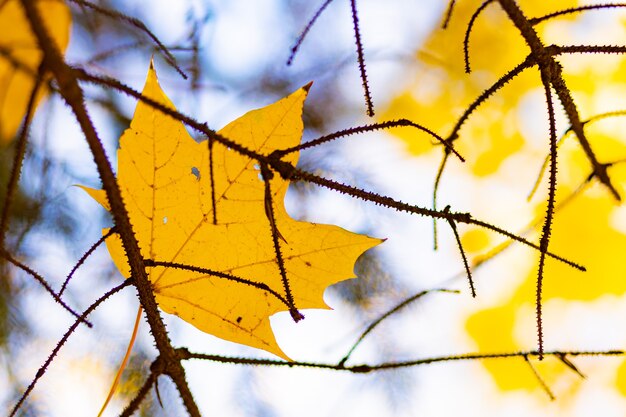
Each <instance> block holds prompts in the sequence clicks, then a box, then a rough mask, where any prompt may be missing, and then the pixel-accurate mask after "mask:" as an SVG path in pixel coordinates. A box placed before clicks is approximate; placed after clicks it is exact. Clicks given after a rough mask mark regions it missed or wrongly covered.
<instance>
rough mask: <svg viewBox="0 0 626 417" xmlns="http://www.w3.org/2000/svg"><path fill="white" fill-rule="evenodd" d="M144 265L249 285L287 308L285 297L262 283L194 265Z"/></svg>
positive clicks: (147, 261)
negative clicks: (274, 298)
mask: <svg viewBox="0 0 626 417" xmlns="http://www.w3.org/2000/svg"><path fill="white" fill-rule="evenodd" d="M144 264H145V265H146V266H150V267H154V266H162V267H164V268H174V269H180V270H183V271H191V272H199V273H201V274H206V275H210V276H212V277H216V278H222V279H227V280H229V281H233V282H238V283H240V284H245V285H249V286H251V287H254V288H258V289H259V290H261V291H267V292H269V293H270V294H272V295H273V296H274V297H276V299H278V300H280V302H281V303H283V304H285V305H286V306H289V303H288V301H287V300H286V299H285V297H283V296H282V295H281V294H279V293H278V292H276V291H275V290H273V289H272V288H270V287H269V286H268V285H267V284H264V283H262V282H257V281H252V280H249V279H246V278H241V277H238V276H237V275H233V274H228V273H226V272H221V271H215V270H213V269H208V268H201V267H199V266H194V265H185V264H181V263H178V262H166V261H156V260H153V259H145V260H144Z"/></svg>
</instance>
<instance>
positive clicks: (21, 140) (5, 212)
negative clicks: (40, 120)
mask: <svg viewBox="0 0 626 417" xmlns="http://www.w3.org/2000/svg"><path fill="white" fill-rule="evenodd" d="M43 74H44V68H43V67H42V66H40V67H39V70H38V71H37V76H36V78H35V84H34V86H33V88H32V90H31V92H30V96H29V97H28V104H27V105H26V114H25V115H24V122H23V123H22V128H21V129H20V133H19V136H18V139H17V141H16V143H15V155H14V156H13V165H12V167H11V174H10V176H9V182H8V184H7V193H6V197H5V199H4V206H2V215H1V216H2V217H1V218H0V248H4V247H5V246H4V245H5V243H6V232H7V228H8V226H9V215H10V213H11V206H12V204H13V199H14V198H15V193H16V192H17V189H18V182H19V179H20V172H21V171H22V164H23V162H24V156H25V155H26V143H27V142H28V131H29V129H30V124H31V122H32V119H33V115H34V113H35V100H36V97H37V93H38V92H39V89H40V88H41V86H42V84H43Z"/></svg>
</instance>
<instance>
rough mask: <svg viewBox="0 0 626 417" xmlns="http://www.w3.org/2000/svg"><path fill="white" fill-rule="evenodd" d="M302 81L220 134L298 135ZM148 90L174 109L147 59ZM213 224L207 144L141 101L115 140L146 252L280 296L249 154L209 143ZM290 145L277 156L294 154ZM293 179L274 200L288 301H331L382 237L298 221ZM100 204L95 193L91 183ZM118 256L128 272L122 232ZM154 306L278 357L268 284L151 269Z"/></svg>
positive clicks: (261, 194)
mask: <svg viewBox="0 0 626 417" xmlns="http://www.w3.org/2000/svg"><path fill="white" fill-rule="evenodd" d="M307 91H308V88H302V89H300V90H298V91H296V92H294V93H293V94H291V95H289V96H287V97H285V98H283V99H282V100H279V101H278V102H276V103H274V104H271V105H269V106H267V107H264V108H261V109H258V110H254V111H251V112H248V113H247V114H245V115H244V116H243V117H241V118H239V119H237V120H235V121H234V122H232V123H230V124H229V125H228V126H226V127H225V128H223V129H222V130H221V131H220V132H219V134H221V135H223V136H225V137H227V138H229V139H231V140H233V141H235V142H237V143H239V144H241V145H243V146H245V147H247V148H248V149H251V150H253V151H256V152H259V153H261V154H264V155H268V154H270V153H271V152H273V151H274V150H277V149H285V148H288V147H292V146H295V145H297V144H298V143H299V142H300V138H301V135H302V129H303V126H302V119H301V116H302V107H303V104H304V100H305V98H306V95H307ZM143 94H144V95H145V96H147V97H149V98H152V99H154V100H156V101H157V102H159V103H162V104H163V105H165V106H168V107H170V108H172V109H173V108H174V105H173V104H172V103H171V101H170V100H169V99H168V98H167V97H166V96H165V94H164V93H163V91H162V90H161V88H160V86H159V84H158V82H157V77H156V73H155V71H154V69H153V68H152V66H151V68H150V70H149V72H148V78H147V81H146V85H145V87H144V90H143ZM213 158H214V159H213V160H214V173H215V174H214V189H213V190H214V192H215V200H216V210H215V214H216V220H217V222H216V224H214V222H213V215H214V212H213V205H212V197H211V196H212V184H211V174H210V165H209V164H210V163H209V147H208V145H207V142H206V141H204V142H200V143H197V142H195V141H194V140H193V139H192V138H191V137H190V136H189V134H188V133H187V131H186V130H185V127H184V126H183V124H182V123H181V122H180V121H178V120H175V119H173V118H172V117H169V116H166V115H164V114H163V113H161V112H159V111H157V110H155V109H154V108H152V107H150V106H149V105H146V104H144V103H142V102H139V103H138V105H137V108H136V110H135V115H134V117H133V120H132V122H131V126H130V128H129V129H128V130H126V132H124V134H123V135H122V137H121V139H120V149H119V150H118V167H119V169H118V181H119V184H120V188H121V191H122V196H123V198H124V202H125V204H126V207H127V210H128V212H129V216H130V220H131V223H132V225H133V229H134V232H135V235H136V236H137V239H138V241H139V245H140V247H141V251H142V254H143V256H144V258H145V259H150V260H153V261H160V262H169V263H177V264H183V265H188V266H193V267H196V268H205V269H207V270H211V271H217V273H225V274H231V275H233V276H236V277H239V278H243V279H247V280H250V281H254V282H257V283H260V284H265V285H267V286H268V287H269V288H270V289H272V290H274V291H276V292H277V293H280V294H282V296H283V297H285V298H286V295H285V289H284V288H283V283H282V279H281V273H280V270H279V265H278V262H277V255H276V252H275V247H274V242H273V238H272V228H271V226H270V222H269V220H268V219H269V217H268V214H267V212H266V204H267V200H266V197H265V181H264V180H263V178H262V177H261V172H260V169H259V166H258V165H257V163H256V161H255V160H252V159H250V158H248V157H244V156H242V155H240V154H239V153H237V152H235V151H234V150H232V149H228V148H226V147H224V146H222V145H219V144H217V143H216V144H215V146H214V148H213ZM297 159H298V154H297V153H291V154H289V155H287V156H285V157H284V158H283V160H284V161H288V162H290V163H293V164H295V163H296V162H297ZM288 185H289V182H288V181H286V180H283V179H282V178H280V177H279V176H278V175H275V176H274V178H273V179H272V180H271V196H272V198H271V200H272V202H273V207H274V211H275V226H276V229H277V230H278V232H279V233H280V236H281V239H279V242H280V248H281V251H282V256H283V259H284V267H285V271H286V276H287V278H288V281H289V286H290V288H291V293H292V294H293V299H294V304H295V306H296V307H297V308H298V309H307V308H328V306H327V305H326V303H325V302H324V300H323V293H324V290H325V289H326V287H327V286H329V285H331V284H334V283H336V282H339V281H342V280H345V279H347V278H350V277H353V276H354V271H353V269H354V262H355V261H356V259H357V258H358V257H359V256H360V255H361V254H362V253H363V252H364V251H365V250H367V249H369V248H371V247H373V246H375V245H377V244H379V243H380V240H378V239H373V238H370V237H367V236H364V235H358V234H354V233H351V232H348V231H346V230H344V229H342V228H340V227H337V226H331V225H321V224H315V223H306V222H300V221H295V220H293V219H291V218H290V217H289V215H288V214H287V212H286V210H285V207H284V204H283V200H284V198H285V193H286V192H287V187H288ZM90 194H91V195H92V196H94V198H95V199H96V200H97V201H99V202H101V203H104V202H105V201H106V198H104V196H103V193H102V191H93V190H92V191H91V192H90ZM107 245H108V248H109V251H110V253H111V256H112V258H113V260H114V261H115V263H116V265H117V266H118V268H119V270H120V271H121V272H122V274H123V275H124V276H127V277H128V276H129V273H130V271H129V267H128V264H127V260H126V257H125V255H124V251H123V249H122V245H121V241H120V239H119V238H118V237H117V236H116V235H114V236H113V237H112V238H110V239H108V240H107ZM148 272H149V278H150V281H151V282H152V285H153V289H154V292H155V295H156V299H157V302H158V303H159V306H160V307H161V308H162V309H163V310H164V311H165V312H168V313H171V314H175V315H177V316H179V317H181V318H182V319H183V320H185V321H187V322H189V323H191V324H193V325H194V326H196V327H197V328H198V329H200V330H202V331H204V332H207V333H210V334H213V335H215V336H218V337H220V338H223V339H226V340H230V341H234V342H238V343H242V344H245V345H249V346H253V347H256V348H260V349H264V350H266V351H268V352H271V353H274V354H276V355H278V356H280V357H282V358H285V359H287V356H286V355H285V354H284V353H283V351H282V350H281V349H280V347H278V344H277V343H276V340H275V338H274V334H273V333H272V330H271V327H270V321H269V317H270V316H271V315H273V314H274V313H277V312H280V311H288V310H289V308H288V307H287V306H286V304H285V303H284V302H283V301H281V300H279V299H278V298H277V297H276V296H275V295H272V294H271V293H270V292H269V291H266V290H263V289H260V288H256V287H253V286H250V285H245V284H243V283H238V282H234V281H232V280H230V279H224V278H220V277H218V276H216V275H215V274H213V275H212V273H210V272H195V271H190V270H183V269H176V268H173V267H169V266H168V267H164V266H156V267H151V268H148Z"/></svg>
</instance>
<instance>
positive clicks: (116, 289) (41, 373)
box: [9, 279, 132, 417]
mask: <svg viewBox="0 0 626 417" xmlns="http://www.w3.org/2000/svg"><path fill="white" fill-rule="evenodd" d="M131 283H132V280H130V279H129V280H126V281H124V282H122V283H121V284H119V285H118V286H116V287H114V288H112V289H110V290H109V291H107V292H106V293H104V295H102V296H101V297H100V298H98V299H97V300H96V301H94V302H93V303H92V304H91V305H90V306H89V307H88V308H87V309H86V310H85V311H84V312H83V314H81V315H80V316H79V317H78V319H77V320H76V321H75V322H74V324H72V326H70V328H69V329H68V330H67V331H66V332H65V334H64V335H63V337H61V339H60V340H59V342H58V343H57V344H56V346H55V347H54V349H53V350H52V352H51V353H50V355H49V356H48V358H47V359H46V361H45V362H44V363H43V365H41V366H40V367H39V370H38V371H37V373H36V374H35V377H34V378H33V379H32V381H31V382H30V385H28V387H27V388H26V390H25V391H24V393H23V394H22V396H21V397H20V399H19V400H18V401H17V403H16V404H15V406H14V407H13V410H12V411H11V414H9V417H13V416H14V415H15V413H17V412H18V411H19V409H20V407H21V406H22V404H23V403H24V401H25V400H26V398H28V396H29V395H30V393H31V391H32V390H33V388H35V385H36V384H37V381H39V379H40V378H41V377H42V376H44V375H45V373H46V371H47V370H48V366H50V364H51V363H52V361H53V360H54V358H55V357H56V355H57V353H59V351H60V350H61V348H62V347H63V345H64V344H65V342H67V339H69V337H70V336H71V335H72V333H74V331H75V330H76V328H77V327H78V325H79V324H80V323H81V322H83V321H85V320H86V317H87V316H88V315H89V314H91V313H92V312H93V311H94V310H95V309H96V308H97V307H98V306H99V305H100V304H102V303H103V302H104V301H105V300H107V299H108V298H109V297H111V296H112V295H113V294H116V293H117V292H119V291H121V290H122V289H124V288H126V287H127V286H129V285H130V284H131Z"/></svg>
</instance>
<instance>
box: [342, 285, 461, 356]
mask: <svg viewBox="0 0 626 417" xmlns="http://www.w3.org/2000/svg"><path fill="white" fill-rule="evenodd" d="M434 292H448V293H453V294H458V293H459V291H456V290H447V289H443V288H440V289H433V290H424V291H420V292H418V293H417V294H414V295H412V296H411V297H409V298H407V299H405V300H402V302H400V303H398V304H397V305H395V306H394V307H393V308H391V309H390V310H388V311H387V312H385V313H383V314H381V315H380V317H378V318H377V319H376V320H374V321H373V322H372V323H370V325H369V326H367V328H366V329H365V330H364V331H363V333H361V335H360V336H359V338H358V339H357V340H356V342H354V344H353V345H352V347H350V349H349V350H348V353H346V354H345V356H344V357H343V358H341V360H340V361H339V363H338V364H337V366H340V367H341V366H343V365H344V364H345V363H346V362H347V361H348V359H350V356H351V355H352V353H353V352H354V350H355V349H356V348H357V347H358V346H359V345H360V344H361V342H362V341H363V339H365V337H366V336H367V335H368V334H370V333H371V332H372V330H374V329H375V328H376V327H377V326H378V325H379V324H380V323H382V322H383V321H384V320H385V319H386V318H388V317H391V316H392V315H394V314H395V313H397V312H398V311H400V310H402V309H403V308H404V307H406V306H408V305H409V304H411V303H413V302H414V301H416V300H418V299H420V298H422V297H423V296H425V295H426V294H432V293H434Z"/></svg>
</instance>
